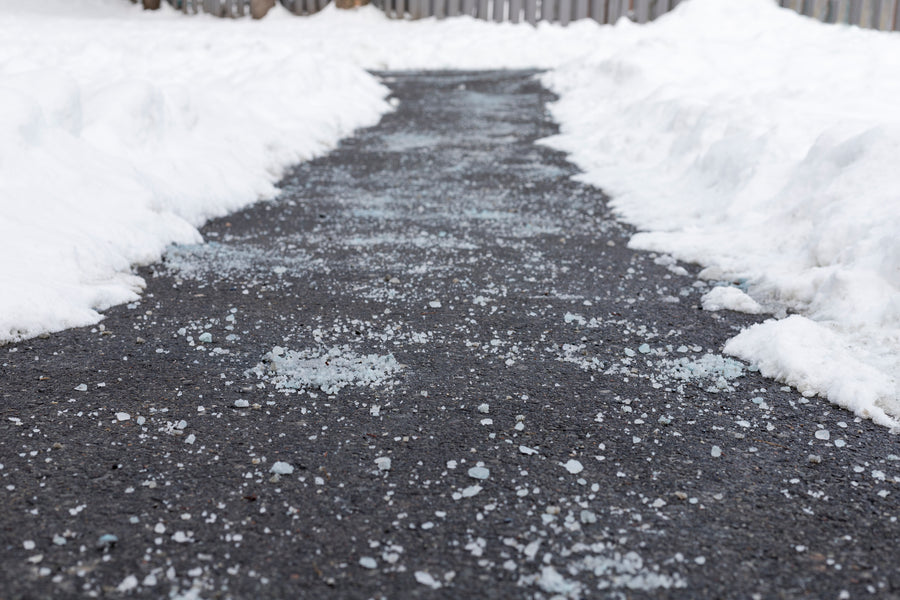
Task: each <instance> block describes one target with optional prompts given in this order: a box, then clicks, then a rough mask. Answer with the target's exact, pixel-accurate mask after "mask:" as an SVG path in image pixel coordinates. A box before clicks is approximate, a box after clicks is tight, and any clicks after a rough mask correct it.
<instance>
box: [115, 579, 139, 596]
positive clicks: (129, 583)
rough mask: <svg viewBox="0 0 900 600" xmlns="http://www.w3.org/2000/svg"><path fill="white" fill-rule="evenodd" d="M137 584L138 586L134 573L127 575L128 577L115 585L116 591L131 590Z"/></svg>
mask: <svg viewBox="0 0 900 600" xmlns="http://www.w3.org/2000/svg"><path fill="white" fill-rule="evenodd" d="M137 586H138V579H137V577H135V576H134V575H129V576H128V577H126V578H125V579H123V580H122V582H121V583H120V584H119V585H118V586H116V591H118V592H122V593H124V592H130V591H131V590H133V589H135V588H137Z"/></svg>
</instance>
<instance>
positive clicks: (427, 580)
mask: <svg viewBox="0 0 900 600" xmlns="http://www.w3.org/2000/svg"><path fill="white" fill-rule="evenodd" d="M415 578H416V581H418V582H419V583H421V584H422V585H424V586H428V587H430V588H431V589H433V590H436V589H438V588H440V587H441V582H439V581H437V580H436V579H435V578H434V577H432V576H431V575H430V574H429V573H427V572H425V571H416V573H415Z"/></svg>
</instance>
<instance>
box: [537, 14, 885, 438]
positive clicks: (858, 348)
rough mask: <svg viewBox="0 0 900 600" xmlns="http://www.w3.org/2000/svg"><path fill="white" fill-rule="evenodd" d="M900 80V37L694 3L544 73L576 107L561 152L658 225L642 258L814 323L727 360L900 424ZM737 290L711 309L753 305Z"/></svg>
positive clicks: (763, 339)
mask: <svg viewBox="0 0 900 600" xmlns="http://www.w3.org/2000/svg"><path fill="white" fill-rule="evenodd" d="M897 72H900V36H898V35H897V34H893V33H881V32H874V31H865V30H860V29H857V28H850V27H845V26H833V25H824V24H821V23H819V22H817V21H813V20H811V19H805V18H803V17H800V16H799V15H797V14H796V13H794V12H792V11H789V10H781V9H779V8H777V7H776V5H775V3H774V2H770V1H767V0H729V1H728V2H721V1H720V0H690V1H689V2H683V3H681V4H680V5H679V6H678V8H677V9H676V10H675V11H674V12H672V13H670V14H668V15H665V16H663V17H662V18H660V19H658V20H657V21H655V22H653V23H651V24H649V25H646V26H637V25H633V24H631V23H626V22H622V23H620V24H619V25H617V26H616V27H615V28H614V30H612V31H610V32H609V33H608V35H606V36H605V38H604V43H603V44H598V46H597V47H596V48H595V50H594V51H593V52H592V53H591V55H590V56H589V57H585V58H584V59H582V60H577V61H573V62H571V63H570V64H568V65H565V66H563V67H562V68H560V69H557V70H555V71H553V72H551V73H548V74H547V75H546V76H545V78H544V80H545V82H546V83H547V84H549V85H550V86H551V87H552V88H553V89H554V90H555V91H556V92H557V93H559V94H560V95H561V100H560V101H559V102H558V103H557V104H556V105H555V106H554V107H553V109H552V111H553V114H554V116H555V118H556V119H557V120H558V121H559V122H560V123H561V130H562V134H561V135H560V136H557V137H555V138H553V139H551V140H549V143H550V144H551V145H552V146H554V147H556V148H560V149H563V150H565V151H567V152H570V153H571V157H572V159H573V160H574V161H575V162H576V163H577V164H578V165H579V166H580V167H581V168H582V169H583V170H584V171H585V172H586V173H585V175H584V176H583V177H582V179H583V180H585V181H588V182H590V183H594V184H596V185H598V186H601V187H603V188H604V189H605V190H606V191H608V192H610V193H611V194H612V195H613V206H614V208H615V209H616V211H617V212H618V214H619V215H620V216H621V217H622V218H624V219H625V220H627V221H629V222H631V223H633V224H635V225H636V226H637V227H639V228H640V229H641V230H643V232H642V233H639V234H637V235H635V236H634V237H633V238H632V241H631V246H632V247H634V248H640V249H645V250H652V251H656V252H661V253H666V254H671V255H674V256H675V257H676V258H678V259H680V260H685V261H694V262H698V263H700V264H701V265H704V266H705V267H706V269H705V270H704V271H703V273H702V274H701V275H702V276H704V277H707V278H709V279H714V280H719V281H723V280H728V281H737V282H740V283H741V287H742V288H745V289H747V290H748V291H749V293H750V295H751V296H752V297H753V298H754V299H756V300H757V302H759V303H760V304H762V305H764V306H767V307H768V306H774V307H776V311H775V312H776V314H778V313H779V312H781V313H782V314H783V313H784V312H785V310H792V311H795V312H799V313H800V314H802V315H803V316H802V317H791V318H789V319H782V320H779V321H773V322H771V323H767V324H766V325H764V326H760V328H759V329H756V328H754V329H755V330H754V329H752V330H751V332H749V333H743V334H741V335H740V336H738V338H737V339H735V340H733V341H732V343H730V344H729V345H728V346H726V351H727V352H729V353H731V354H734V355H736V356H739V357H741V358H742V359H744V360H747V361H750V362H753V363H758V364H759V366H760V369H761V370H762V372H763V374H765V375H767V376H769V377H775V378H777V379H778V380H779V381H782V382H786V383H789V384H791V385H794V386H798V387H800V389H801V391H807V392H810V393H814V394H820V395H822V396H826V397H828V398H829V399H830V400H832V401H834V402H836V403H838V404H841V405H843V406H846V407H848V408H851V409H852V410H854V411H855V412H856V413H857V414H859V415H866V416H871V417H872V418H874V419H876V420H878V421H879V422H881V423H884V424H886V425H890V426H897V424H898V421H897V419H898V417H900V351H898V350H900V169H897V168H896V166H895V165H894V164H893V163H894V162H896V157H897V155H898V151H900V110H898V109H897V98H898V97H900V78H897V77H893V76H892V75H890V74H893V73H897ZM726 293H731V292H724V291H721V292H715V293H714V295H713V296H712V297H711V298H707V301H708V302H709V303H710V304H712V303H713V302H712V301H713V300H716V301H722V300H728V301H736V300H738V299H737V297H736V296H731V297H730V298H727V299H725V298H723V297H721V296H718V295H719V294H726ZM745 303H746V301H745V300H743V299H741V300H740V302H739V303H738V306H736V305H735V304H727V303H722V308H732V309H733V308H739V307H741V306H744V305H745ZM779 307H780V309H781V310H780V311H778V310H777V308H779ZM807 350H809V352H807Z"/></svg>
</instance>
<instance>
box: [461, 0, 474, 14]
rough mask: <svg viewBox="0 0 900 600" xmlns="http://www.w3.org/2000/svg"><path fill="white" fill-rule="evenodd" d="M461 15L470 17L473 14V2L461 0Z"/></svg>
mask: <svg viewBox="0 0 900 600" xmlns="http://www.w3.org/2000/svg"><path fill="white" fill-rule="evenodd" d="M462 14H464V15H468V16H470V17H471V16H472V15H474V14H475V0H462Z"/></svg>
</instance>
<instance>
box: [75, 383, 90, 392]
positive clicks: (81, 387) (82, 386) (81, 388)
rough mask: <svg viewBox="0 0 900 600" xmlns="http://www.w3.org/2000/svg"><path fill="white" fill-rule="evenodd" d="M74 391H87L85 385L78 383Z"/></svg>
mask: <svg viewBox="0 0 900 600" xmlns="http://www.w3.org/2000/svg"><path fill="white" fill-rule="evenodd" d="M75 391H76V392H86V391H87V384H84V383H79V384H78V385H76V386H75Z"/></svg>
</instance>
